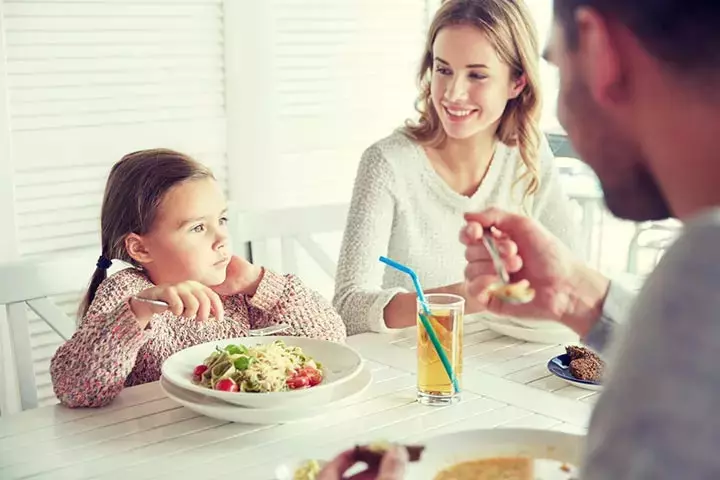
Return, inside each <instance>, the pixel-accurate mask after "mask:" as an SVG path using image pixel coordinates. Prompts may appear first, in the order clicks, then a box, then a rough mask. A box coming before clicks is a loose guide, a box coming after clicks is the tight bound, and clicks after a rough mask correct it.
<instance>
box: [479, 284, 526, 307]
mask: <svg viewBox="0 0 720 480" xmlns="http://www.w3.org/2000/svg"><path fill="white" fill-rule="evenodd" d="M488 293H489V294H490V295H491V296H494V297H497V298H498V299H500V300H502V301H504V302H513V303H528V302H531V301H532V300H533V298H535V290H534V289H533V288H532V287H530V282H529V281H527V280H520V281H519V282H515V283H502V282H497V283H493V284H492V285H490V286H489V287H488Z"/></svg>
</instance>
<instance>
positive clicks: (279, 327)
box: [133, 296, 290, 337]
mask: <svg viewBox="0 0 720 480" xmlns="http://www.w3.org/2000/svg"><path fill="white" fill-rule="evenodd" d="M133 298H134V299H135V300H137V301H139V302H143V303H148V304H150V305H155V306H156V307H165V308H168V307H169V306H170V305H168V303H167V302H163V301H162V300H151V299H149V298H143V297H138V296H135V297H133ZM288 328H290V325H288V324H287V323H278V324H276V325H270V326H269V327H263V328H253V329H250V330H248V336H250V337H264V336H268V335H274V334H276V333H281V332H284V331H285V330H287V329H288Z"/></svg>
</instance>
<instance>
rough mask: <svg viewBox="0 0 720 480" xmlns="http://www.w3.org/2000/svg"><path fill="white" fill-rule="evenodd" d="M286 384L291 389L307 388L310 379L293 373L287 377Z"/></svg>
mask: <svg viewBox="0 0 720 480" xmlns="http://www.w3.org/2000/svg"><path fill="white" fill-rule="evenodd" d="M286 383H287V386H288V387H290V389H291V390H297V389H299V388H307V387H309V386H310V379H309V378H308V377H305V376H302V375H295V376H294V377H290V378H288V379H287V382H286Z"/></svg>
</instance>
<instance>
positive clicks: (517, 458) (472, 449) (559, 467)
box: [406, 428, 583, 480]
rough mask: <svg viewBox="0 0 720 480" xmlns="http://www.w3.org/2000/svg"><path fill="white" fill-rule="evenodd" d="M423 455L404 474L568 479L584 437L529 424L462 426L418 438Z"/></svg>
mask: <svg viewBox="0 0 720 480" xmlns="http://www.w3.org/2000/svg"><path fill="white" fill-rule="evenodd" d="M420 444H421V445H423V446H424V447H425V449H424V451H423V454H422V459H421V460H420V461H419V462H418V463H410V465H409V467H408V469H407V475H406V478H408V479H413V480H415V479H417V480H451V479H452V480H535V479H542V480H572V479H576V478H578V468H577V466H578V465H579V464H580V461H581V458H582V447H583V438H582V437H580V436H578V435H572V434H568V433H563V432H555V431H549V430H534V429H503V428H498V429H491V430H467V431H461V432H456V433H451V434H446V435H441V436H438V437H434V438H430V439H428V440H427V441H424V442H420Z"/></svg>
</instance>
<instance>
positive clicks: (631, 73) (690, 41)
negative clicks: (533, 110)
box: [546, 0, 720, 220]
mask: <svg viewBox="0 0 720 480" xmlns="http://www.w3.org/2000/svg"><path fill="white" fill-rule="evenodd" d="M719 23H720V1H715V0H555V23H554V26H553V34H552V37H551V40H550V44H549V45H548V52H547V54H546V55H547V56H548V57H549V60H551V61H552V62H553V63H555V64H556V65H557V66H558V67H559V70H560V95H559V99H558V115H559V117H560V121H561V123H562V124H563V125H564V126H565V128H566V129H567V132H568V134H569V136H570V138H571V140H572V142H573V144H574V146H575V148H576V150H577V151H578V153H579V154H580V157H581V158H582V159H583V160H584V161H585V162H587V163H588V164H589V165H590V166H591V167H592V168H593V169H594V170H595V172H596V173H597V175H598V177H599V179H600V181H601V183H602V186H603V190H604V192H605V197H606V202H607V205H608V208H609V209H610V210H611V211H612V212H613V213H614V214H616V215H617V216H619V217H622V218H627V219H631V220H651V219H662V218H666V217H668V216H671V215H678V216H684V215H686V214H689V213H693V210H695V209H697V208H699V207H701V206H709V205H707V203H713V201H714V200H712V199H710V197H709V196H708V195H704V196H703V195H702V194H701V193H704V192H701V191H695V192H689V191H688V190H689V189H688V188H687V187H688V186H690V185H692V181H691V180H688V179H683V178H681V177H682V173H683V172H686V170H691V169H693V168H695V169H696V168H697V167H702V168H706V165H705V164H704V163H703V162H705V160H704V159H703V155H707V153H711V152H707V151H705V152H703V151H702V147H701V145H702V144H703V141H702V138H701V137H702V135H704V136H705V137H708V138H709V137H711V136H712V135H713V133H712V132H718V133H720V129H718V126H720V95H718V94H717V93H715V92H714V91H713V90H715V88H714V87H715V85H716V84H717V82H718V81H720V28H718V27H717V25H718V24H719ZM713 115H714V119H715V121H712V119H713ZM693 120H694V121H695V122H698V123H699V125H697V126H691V125H690V122H692V121H693ZM693 128H694V129H695V130H694V131H692V129H693ZM715 135H716V136H715V139H716V140H717V141H718V142H720V137H718V136H717V134H715ZM698 139H700V141H697V142H696V140H698ZM706 140H707V139H706ZM681 147H682V148H681ZM683 149H684V150H685V151H686V153H687V155H681V156H680V157H682V158H678V156H673V152H678V151H682V150H683ZM706 150H707V149H706ZM717 158H718V159H719V162H720V154H718V155H717ZM708 168H712V167H708ZM716 168H717V169H716V170H715V171H716V172H717V175H718V176H717V177H716V178H715V179H714V181H715V183H717V182H720V167H716ZM679 174H680V175H679ZM707 175H712V173H711V172H709V171H706V172H705V178H704V179H703V178H701V179H700V180H701V181H700V183H703V181H705V180H707ZM688 178H689V177H688ZM707 183H708V184H710V183H712V182H707ZM696 187H697V188H700V189H702V185H696ZM716 190H718V189H716ZM712 193H713V194H715V195H717V193H715V192H712ZM690 197H693V198H692V200H691V199H690ZM715 198H718V197H715ZM702 203H705V205H702Z"/></svg>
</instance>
